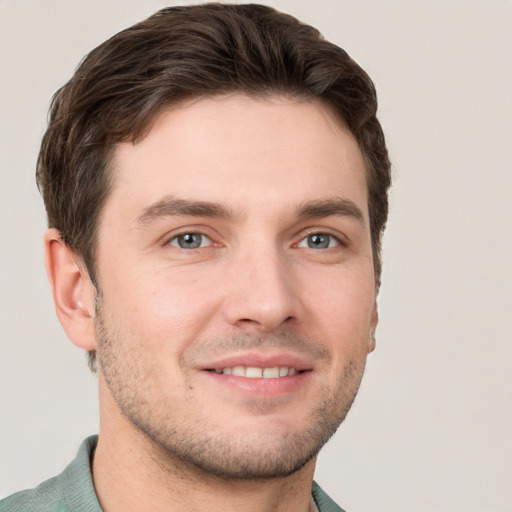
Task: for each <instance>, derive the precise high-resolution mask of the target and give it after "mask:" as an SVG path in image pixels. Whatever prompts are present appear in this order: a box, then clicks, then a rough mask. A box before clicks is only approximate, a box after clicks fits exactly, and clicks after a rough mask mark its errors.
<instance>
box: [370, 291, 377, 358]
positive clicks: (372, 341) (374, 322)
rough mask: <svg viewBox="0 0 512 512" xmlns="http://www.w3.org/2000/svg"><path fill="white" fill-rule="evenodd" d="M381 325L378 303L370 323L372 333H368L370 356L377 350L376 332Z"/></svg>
mask: <svg viewBox="0 0 512 512" xmlns="http://www.w3.org/2000/svg"><path fill="white" fill-rule="evenodd" d="M378 323H379V311H378V309H377V301H375V304H374V305H373V311H372V317H371V321H370V332H369V333H368V354H369V353H370V352H373V351H374V350H375V343H376V342H375V331H376V330H377V324H378Z"/></svg>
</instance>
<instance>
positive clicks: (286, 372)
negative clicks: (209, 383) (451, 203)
mask: <svg viewBox="0 0 512 512" xmlns="http://www.w3.org/2000/svg"><path fill="white" fill-rule="evenodd" d="M206 371H209V372H214V373H218V374H223V375H234V376H235V377H245V378H246V379H282V378H284V377H292V376H293V375H298V374H301V373H303V372H305V371H307V370H300V369H298V368H294V367H291V366H271V367H264V368H261V367H258V366H230V367H226V368H208V369H206Z"/></svg>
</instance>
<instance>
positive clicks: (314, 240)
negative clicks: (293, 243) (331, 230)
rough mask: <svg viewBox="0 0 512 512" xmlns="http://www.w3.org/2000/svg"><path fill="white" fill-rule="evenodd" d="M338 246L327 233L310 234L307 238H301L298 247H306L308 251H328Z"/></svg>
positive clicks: (333, 238)
mask: <svg viewBox="0 0 512 512" xmlns="http://www.w3.org/2000/svg"><path fill="white" fill-rule="evenodd" d="M337 245H340V242H339V241H338V239H337V238H335V237H334V236H332V235H329V234H328V233H311V235H308V236H307V237H305V238H303V239H302V240H301V241H300V242H299V244H298V247H308V248H309V249H330V248H331V247H335V246H337Z"/></svg>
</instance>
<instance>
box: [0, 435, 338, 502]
mask: <svg viewBox="0 0 512 512" xmlns="http://www.w3.org/2000/svg"><path fill="white" fill-rule="evenodd" d="M97 442H98V436H91V437H89V438H87V439H86V440H85V441H84V442H83V443H82V445H81V446H80V449H79V450H78V454H77V456H76V457H75V459H74V460H73V461H72V462H71V463H70V464H69V465H68V466H67V467H66V469H65V470H64V471H63V472H62V473H61V474H60V475H58V476H56V477H53V478H50V479H49V480H46V481H45V482H43V483H42V484H41V485H38V486H37V487H36V488H35V489H28V490H26V491H20V492H17V493H16V494H13V495H12V496H9V497H8V498H5V499H4V500H2V501H0V512H103V511H102V510H101V507H100V504H99V502H98V497H97V496H96V492H95V490H94V485H93V483H92V475H91V459H92V455H93V453H94V449H95V448H96V443H97ZM312 497H313V500H314V503H315V504H316V506H317V507H318V512H344V511H343V509H341V508H340V507H338V505H336V503H334V501H332V500H331V498H329V496H327V494H325V492H324V491H322V489H320V487H319V486H318V485H317V484H316V483H315V482H313V488H312ZM313 510H314V509H313Z"/></svg>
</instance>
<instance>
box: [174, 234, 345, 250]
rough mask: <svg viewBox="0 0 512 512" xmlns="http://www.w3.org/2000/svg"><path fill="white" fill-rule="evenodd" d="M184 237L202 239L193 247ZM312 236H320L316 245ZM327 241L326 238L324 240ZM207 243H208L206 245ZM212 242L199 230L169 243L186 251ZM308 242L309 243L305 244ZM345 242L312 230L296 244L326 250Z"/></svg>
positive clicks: (177, 237) (180, 235)
mask: <svg viewBox="0 0 512 512" xmlns="http://www.w3.org/2000/svg"><path fill="white" fill-rule="evenodd" d="M184 237H200V240H199V242H198V245H197V246H193V240H191V242H192V247H190V246H189V247H183V246H181V245H180V238H182V239H183V238H184ZM312 237H318V239H319V240H317V241H318V243H317V245H316V247H315V246H314V245H310V239H311V243H312V244H315V243H316V242H315V241H313V240H312ZM322 239H327V247H321V245H322ZM323 243H325V240H324V242H323ZM205 244H206V245H205ZM211 244H212V239H211V238H210V237H209V236H208V235H205V234H204V233H201V232H199V231H185V232H182V233H178V234H176V235H174V236H173V237H172V238H171V239H170V240H169V241H168V242H167V245H170V246H172V247H176V248H178V249H182V250H185V251H189V250H194V249H203V248H205V247H208V246H210V245H211ZM303 244H307V245H303ZM344 245H346V244H344V243H343V242H342V241H341V240H340V239H339V238H338V237H336V236H334V235H332V234H331V233H326V232H323V231H311V232H309V233H307V234H306V235H305V236H304V237H303V238H302V239H301V240H300V241H299V243H297V244H296V245H295V247H301V248H308V249H313V250H326V249H332V248H333V247H337V246H344Z"/></svg>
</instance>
